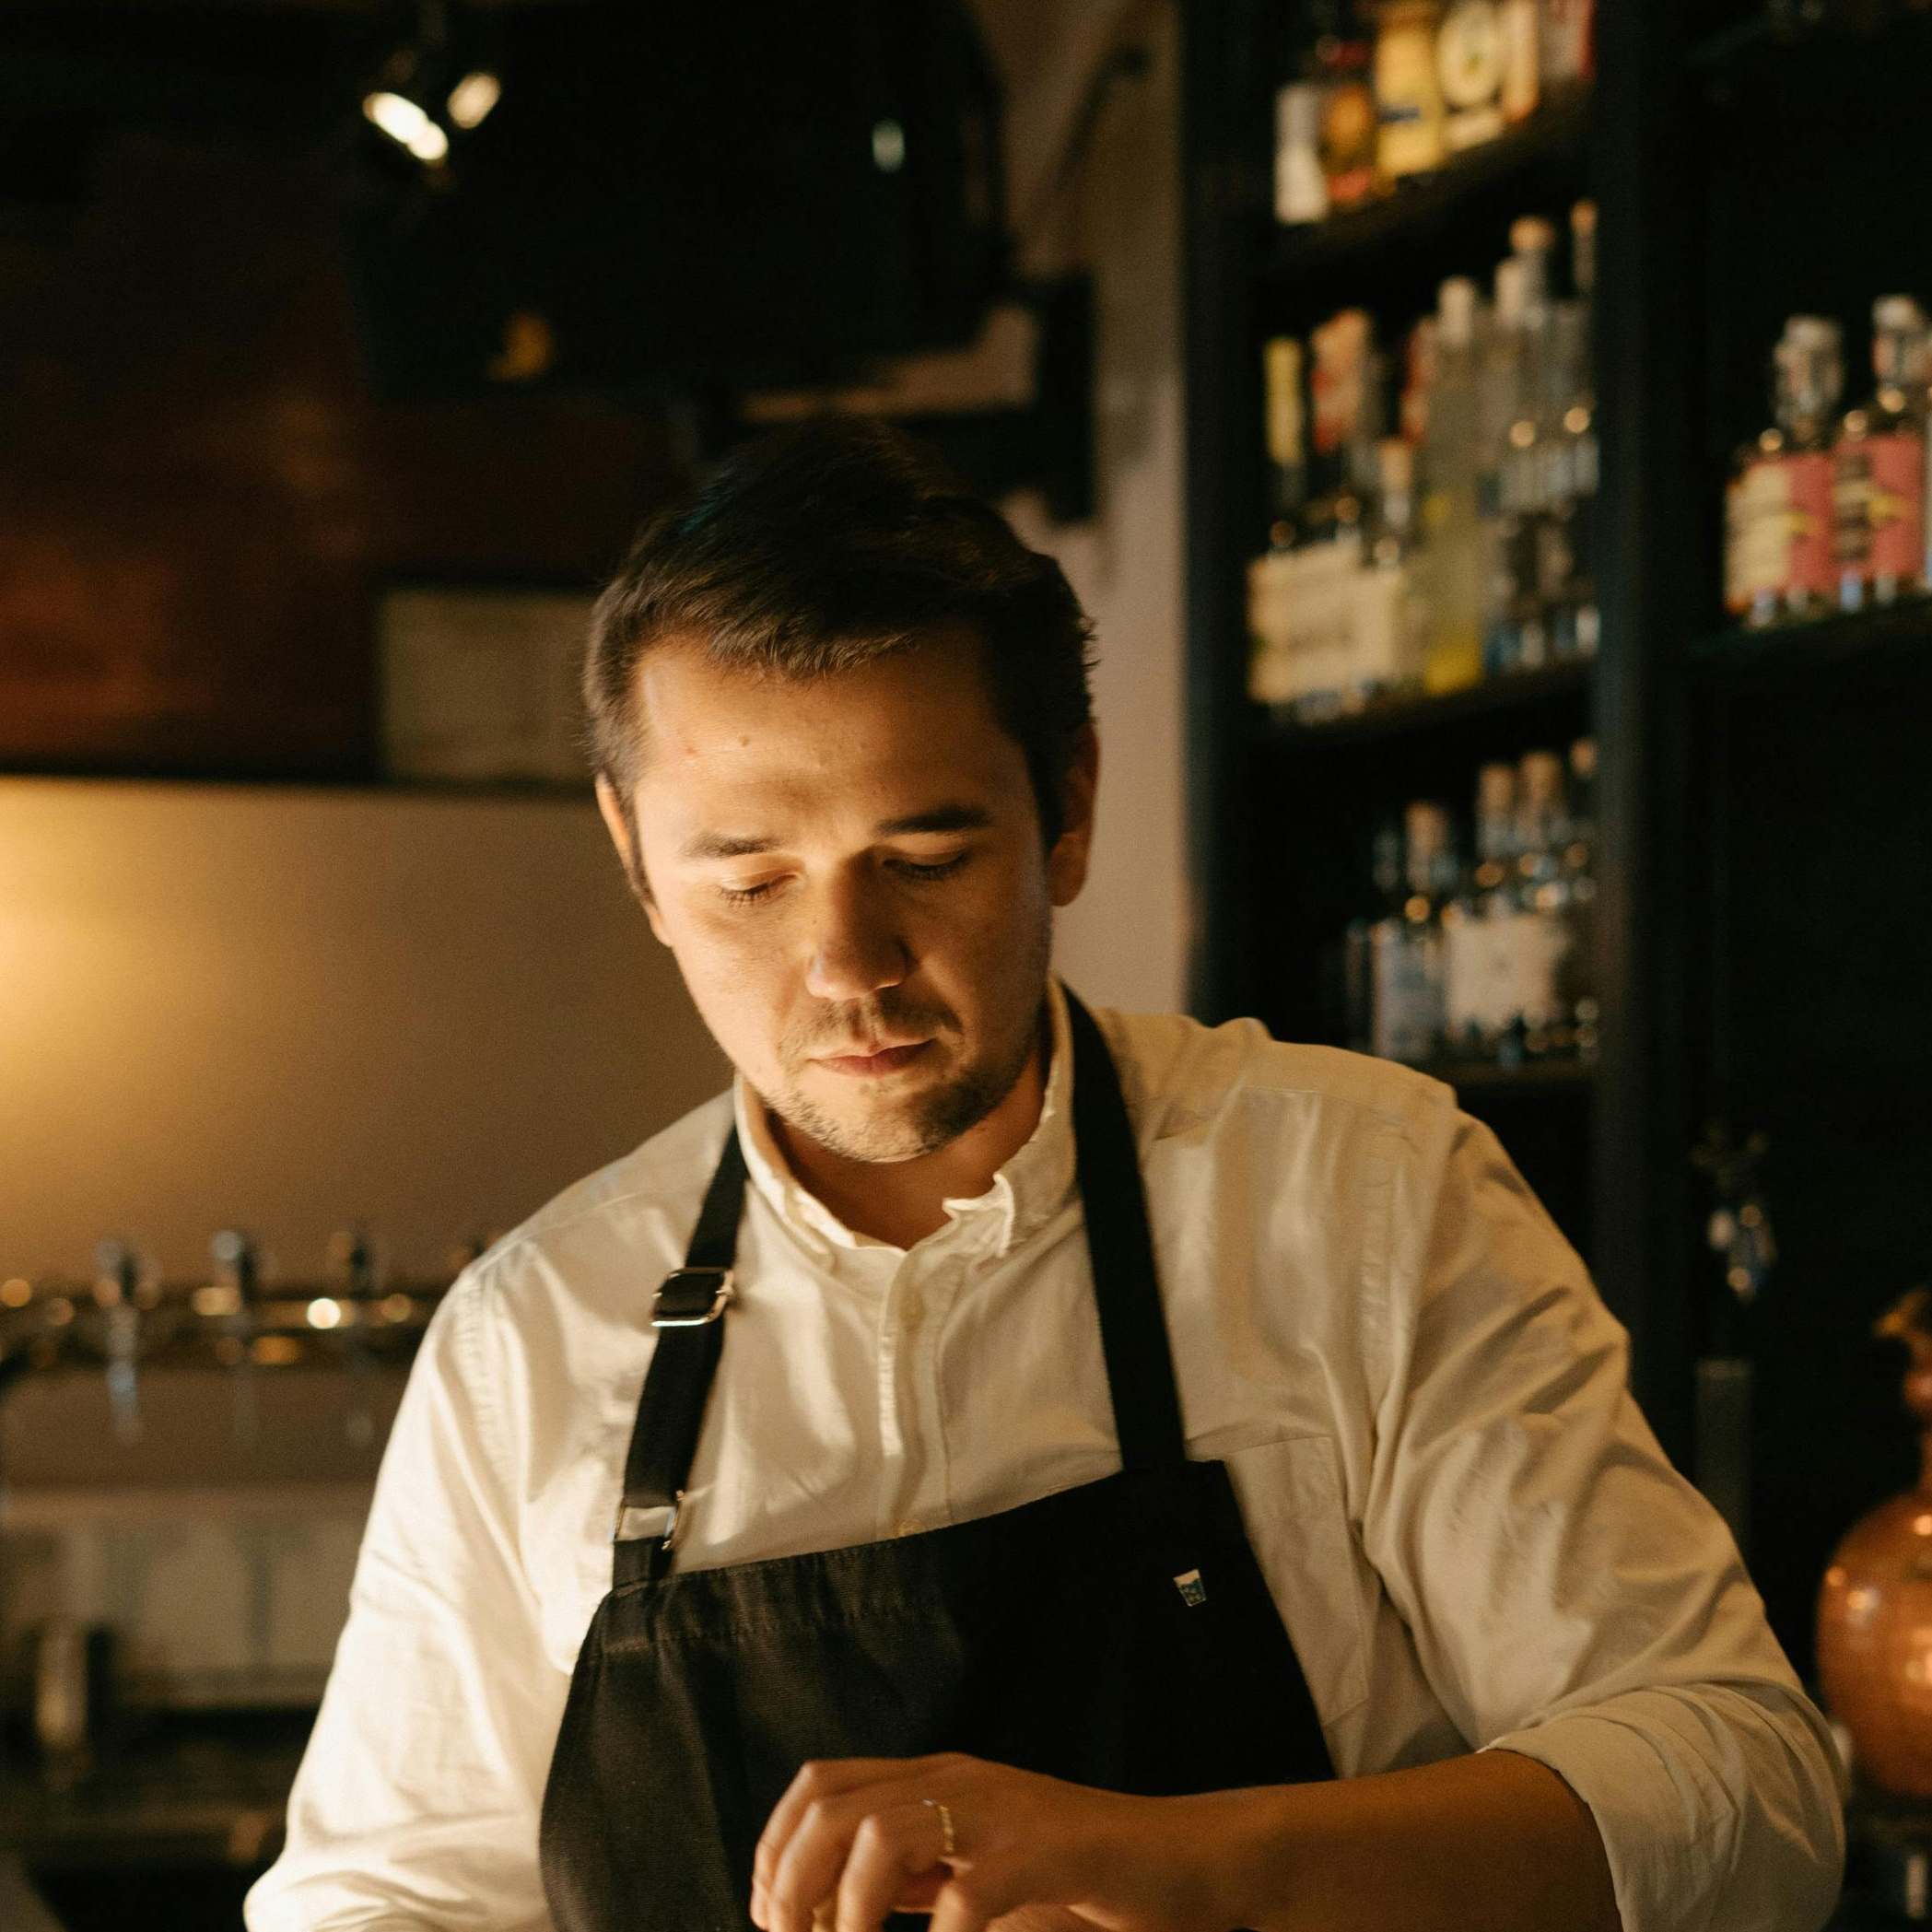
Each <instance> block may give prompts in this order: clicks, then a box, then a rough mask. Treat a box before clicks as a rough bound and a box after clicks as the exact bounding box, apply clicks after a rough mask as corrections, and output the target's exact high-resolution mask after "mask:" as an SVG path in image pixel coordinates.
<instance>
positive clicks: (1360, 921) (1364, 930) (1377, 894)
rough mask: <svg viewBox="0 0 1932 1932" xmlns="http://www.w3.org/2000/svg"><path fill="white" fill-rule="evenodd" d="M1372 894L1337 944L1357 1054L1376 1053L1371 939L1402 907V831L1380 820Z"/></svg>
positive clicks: (1352, 1042) (1349, 1035) (1350, 1032)
mask: <svg viewBox="0 0 1932 1932" xmlns="http://www.w3.org/2000/svg"><path fill="white" fill-rule="evenodd" d="M1370 876H1371V879H1372V882H1373V892H1372V896H1371V899H1370V902H1369V905H1368V907H1367V908H1366V909H1365V910H1364V912H1362V913H1361V914H1360V915H1359V916H1358V917H1357V918H1355V919H1351V920H1350V921H1349V926H1348V931H1347V933H1346V935H1345V936H1344V938H1343V942H1342V960H1343V966H1342V980H1343V989H1344V1000H1345V1002H1346V1007H1347V1013H1346V1033H1347V1039H1348V1044H1349V1046H1350V1048H1352V1050H1353V1051H1355V1052H1357V1053H1373V1052H1375V1050H1376V937H1375V936H1376V932H1377V931H1381V930H1383V929H1384V928H1385V927H1387V926H1388V924H1389V922H1390V921H1391V920H1395V921H1399V919H1401V916H1402V902H1403V900H1404V899H1406V898H1407V897H1408V894H1407V893H1406V892H1405V891H1404V890H1403V888H1402V828H1401V826H1400V825H1399V824H1398V823H1397V822H1396V821H1395V820H1394V819H1388V820H1385V821H1384V823H1383V824H1381V825H1377V826H1376V836H1375V845H1374V849H1373V857H1372V859H1371V861H1370Z"/></svg>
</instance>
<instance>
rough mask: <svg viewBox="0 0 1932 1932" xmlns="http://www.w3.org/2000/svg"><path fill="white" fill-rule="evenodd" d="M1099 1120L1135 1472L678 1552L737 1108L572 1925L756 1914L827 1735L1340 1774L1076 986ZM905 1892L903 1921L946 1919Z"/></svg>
mask: <svg viewBox="0 0 1932 1932" xmlns="http://www.w3.org/2000/svg"><path fill="white" fill-rule="evenodd" d="M1067 1004H1068V1011H1069V1015H1070V1018H1071V1027H1072V1037H1073V1130H1074V1138H1075V1147H1076V1161H1077V1174H1078V1177H1079V1185H1080V1191H1081V1197H1082V1201H1083V1208H1084V1212H1085V1223H1086V1236H1087V1247H1088V1252H1089V1256H1090V1258H1091V1260H1092V1264H1093V1273H1094V1282H1095V1302H1096V1304H1097V1307H1098V1312H1099V1317H1100V1329H1101V1340H1102V1346H1103V1350H1104V1352H1105V1354H1106V1359H1107V1381H1108V1386H1109V1389H1110V1392H1111V1395H1112V1399H1113V1407H1114V1417H1115V1427H1116V1432H1117V1434H1118V1437H1119V1440H1120V1448H1121V1462H1122V1467H1121V1469H1119V1471H1118V1473H1117V1474H1115V1475H1112V1476H1107V1477H1105V1478H1103V1479H1102V1480H1100V1481H1096V1482H1089V1483H1083V1484H1081V1485H1079V1486H1078V1487H1075V1488H1072V1489H1068V1490H1062V1491H1060V1492H1059V1493H1057V1494H1054V1495H1049V1496H1045V1497H1042V1498H1041V1499H1040V1500H1039V1501H1037V1502H1034V1503H1028V1504H1025V1505H1021V1506H1020V1507H1019V1508H1017V1509H1009V1510H1004V1511H1001V1512H1000V1513H998V1514H996V1515H993V1516H981V1517H978V1518H976V1519H975V1520H973V1521H970V1522H965V1523H955V1524H952V1525H949V1526H946V1527H944V1528H938V1529H931V1530H926V1531H924V1532H921V1533H919V1534H916V1535H912V1536H906V1537H897V1538H895V1539H893V1540H890V1541H886V1542H876V1543H858V1544H852V1545H850V1546H849V1547H846V1548H843V1549H837V1550H825V1551H814V1552H812V1553H810V1554H807V1555H802V1556H785V1557H778V1558H774V1559H772V1560H770V1561H767V1562H763V1563H732V1564H728V1565H725V1566H724V1567H721V1568H718V1569H709V1570H696V1571H673V1568H672V1546H673V1535H674V1531H675V1516H674V1515H673V1524H672V1528H671V1530H670V1531H667V1532H664V1533H662V1534H661V1535H652V1536H650V1537H644V1538H634V1537H626V1535H625V1533H624V1532H625V1530H626V1527H627V1518H628V1516H629V1513H630V1512H631V1511H632V1510H644V1509H661V1508H662V1507H663V1506H665V1505H673V1507H675V1506H676V1505H679V1504H680V1503H681V1499H682V1497H683V1493H684V1488H685V1482H686V1481H687V1480H688V1478H689V1475H690V1470H691V1465H692V1460H693V1458H694V1457H695V1455H696V1452H697V1436H698V1431H699V1428H700V1426H701V1424H702V1422H703V1417H704V1407H705V1401H706V1398H707V1396H708V1393H709V1390H710V1386H711V1381H712V1378H713V1376H714V1375H715V1374H716V1371H717V1365H718V1361H719V1358H720V1353H721V1351H722V1346H723V1331H724V1320H723V1318H722V1317H723V1315H724V1311H725V1308H726V1306H727V1305H728V1303H729V1299H730V1291H731V1267H732V1256H733V1253H734V1250H735V1247H736V1240H737V1228H738V1222H739V1217H740V1214H741V1212H742V1210H743V1206H744V1184H745V1170H744V1154H743V1151H742V1150H741V1148H740V1147H739V1145H738V1140H737V1134H736V1131H735V1130H733V1131H732V1135H731V1136H730V1138H729V1139H728V1140H727V1142H726V1144H725V1148H724V1153H723V1155H722V1157H721V1159H720V1163H719V1166H718V1171H717V1173H716V1174H715V1175H714V1176H713V1177H712V1180H711V1184H710V1188H709V1189H708V1192H707V1194H706V1198H705V1202H704V1207H703V1211H702V1212H701V1213H700V1215H699V1217H698V1224H697V1231H696V1233H695V1234H694V1235H693V1236H692V1241H691V1247H690V1250H689V1252H688V1254H687V1256H686V1259H685V1266H684V1267H683V1268H681V1269H678V1270H674V1271H673V1273H672V1275H671V1276H670V1277H669V1278H668V1279H667V1280H666V1282H665V1284H664V1286H663V1288H662V1290H661V1291H660V1294H659V1297H658V1302H657V1306H656V1311H655V1314H654V1317H653V1326H654V1327H656V1328H657V1329H658V1330H659V1341H658V1346H657V1351H656V1352H655V1354H654V1355H653V1356H652V1359H651V1363H650V1372H649V1374H648V1375H647V1376H646V1377H645V1383H644V1391H643V1396H642V1399H641V1400H640V1402H639V1404H638V1420H637V1425H636V1428H635V1430H634V1432H633V1434H632V1437H631V1444H630V1451H629V1454H628V1456H627V1458H626V1468H625V1483H624V1495H623V1501H622V1504H621V1505H620V1508H619V1512H618V1522H617V1530H618V1534H617V1540H616V1542H615V1551H614V1561H613V1571H614V1575H613V1583H612V1587H611V1590H610V1593H609V1594H608V1595H607V1596H606V1597H605V1598H604V1599H603V1602H602V1604H600V1605H599V1607H598V1610H597V1614H596V1616H595V1618H594V1619H593V1620H592V1622H591V1627H590V1630H589V1633H587V1634H586V1636H585V1638H584V1642H583V1647H582V1649H581V1651H580V1653H579V1656H578V1660H577V1668H576V1670H575V1673H574V1674H573V1676H572V1678H571V1681H570V1692H569V1699H568V1704H567V1705H566V1707H565V1711H564V1717H563V1723H562V1727H561V1728H560V1730H559V1732H558V1736H557V1741H556V1751H555V1753H554V1755H553V1757H552V1759H551V1764H550V1775H549V1781H548V1784H547V1786H546V1788H545V1791H544V1810H543V1825H542V1834H541V1856H542V1865H543V1878H544V1892H545V1895H546V1897H547V1899H548V1901H549V1905H550V1912H551V1915H552V1917H553V1919H554V1921H555V1923H556V1932H750V1928H751V1917H750V1910H751V1869H752V1854H753V1852H754V1850H755V1847H756V1844H757V1841H758V1835H759V1833H760V1832H762V1831H763V1830H764V1828H765V1824H766V1821H767V1819H768V1818H769V1817H770V1815H771V1812H772V1809H773V1808H774V1807H775V1806H776V1805H777V1803H778V1801H779V1798H780V1797H782V1796H783V1795H784V1792H785V1788H786V1786H788V1785H790V1782H791V1780H792V1778H793V1776H794V1775H795V1774H797V1772H798V1770H799V1768H800V1767H801V1766H802V1764H803V1763H805V1762H806V1761H807V1760H809V1759H814V1758H845V1757H917V1756H921V1755H924V1754H926V1753H929V1752H933V1751H966V1752H969V1753H971V1754H972V1755H973V1756H976V1757H980V1758H986V1759H989V1760H991V1761H993V1762H999V1763H1002V1764H1012V1765H1015V1766H1018V1767H1020V1768H1022V1769H1024V1770H1027V1771H1035V1772H1041V1773H1044V1774H1048V1775H1049V1776H1053V1777H1060V1778H1065V1779H1069V1780H1071V1781H1072V1782H1074V1783H1077V1784H1083V1785H1089V1786H1098V1787H1100V1788H1102V1789H1106V1790H1113V1791H1124V1792H1131V1793H1135V1794H1138V1795H1140V1796H1143V1797H1173V1796H1180V1795H1184V1794H1189V1793H1194V1792H1201V1791H1219V1790H1230V1789H1234V1788H1235V1787H1237V1786H1251V1785H1275V1784H1294V1783H1300V1782H1303V1781H1306V1780H1308V1779H1313V1778H1325V1777H1328V1776H1330V1775H1332V1767H1331V1765H1330V1762H1329V1754H1328V1749H1327V1746H1326V1743H1325V1742H1324V1740H1323V1738H1322V1734H1321V1726H1320V1722H1319V1719H1318V1718H1317V1715H1316V1710H1315V1704H1314V1700H1313V1699H1312V1697H1311V1696H1310V1694H1309V1692H1308V1688H1307V1684H1306V1680H1305V1679H1304V1678H1303V1675H1302V1670H1301V1667H1300V1664H1299V1663H1298V1662H1297V1660H1296V1657H1295V1655H1294V1648H1293V1646H1292V1645H1291V1644H1290V1643H1289V1640H1288V1635H1287V1633H1286V1632H1285V1630H1284V1629H1283V1628H1282V1621H1281V1617H1280V1615H1279V1613H1278V1612H1277V1611H1276V1610H1275V1607H1274V1602H1273V1599H1272V1598H1270V1595H1269V1591H1268V1586H1267V1584H1266V1582H1265V1581H1264V1580H1263V1578H1262V1575H1261V1572H1260V1568H1259V1564H1258V1563H1256V1561H1255V1557H1254V1553H1253V1551H1252V1550H1251V1549H1250V1548H1249V1546H1248V1541H1247V1532H1246V1529H1245V1528H1244V1527H1243V1524H1242V1520H1241V1514H1240V1510H1239V1507H1238V1505H1237V1504H1236V1501H1235V1492H1234V1487H1233V1484H1232V1482H1231V1481H1230V1480H1229V1477H1228V1472H1227V1468H1226V1466H1225V1464H1224V1463H1220V1462H1190V1461H1189V1460H1188V1457H1187V1450H1186V1442H1185V1438H1184V1436H1183V1434H1182V1431H1181V1418H1180V1403H1179V1398H1178V1395H1177V1389H1176V1386H1175V1379H1174V1368H1173V1362H1172V1358H1171V1355H1170V1352H1169V1350H1168V1344H1167V1335H1166V1327H1165V1315H1164V1313H1163V1310H1162V1306H1161V1298H1160V1290H1159V1285H1158V1282H1157V1280H1156V1277H1155V1272H1154V1259H1153V1240H1152V1237H1151V1235H1150V1233H1149V1229H1148V1224H1147V1206H1146V1197H1145V1193H1144V1190H1143V1189H1142V1183H1141V1173H1140V1165H1139V1161H1138V1158H1137V1155H1136V1152H1135V1148H1134V1142H1133V1132H1132V1128H1131V1126H1130V1121H1129V1118H1128V1114H1127V1108H1126V1105H1125V1102H1124V1101H1123V1099H1122V1097H1121V1092H1120V1084H1119V1080H1118V1075H1117V1073H1116V1071H1115V1069H1114V1064H1113V1060H1112V1058H1111V1056H1110V1055H1109V1053H1108V1051H1107V1044H1106V1042H1105V1040H1104V1039H1103V1038H1102V1036H1101V1034H1100V1029H1099V1028H1098V1026H1097V1025H1095V1023H1094V1020H1093V1018H1092V1016H1091V1015H1090V1014H1089V1013H1087V1011H1086V1009H1085V1008H1084V1007H1083V1006H1082V1005H1081V1004H1080V1002H1079V1001H1077V1000H1075V999H1074V998H1073V997H1072V995H1071V993H1070V994H1068V996H1067ZM926 1923H927V1921H926V1919H925V1918H924V1917H923V1916H922V1915H914V1914H895V1915H894V1916H893V1917H892V1918H891V1919H890V1920H889V1921H888V1924H889V1925H891V1926H895V1927H904V1928H914V1927H920V1928H922V1927H923V1926H925V1925H926Z"/></svg>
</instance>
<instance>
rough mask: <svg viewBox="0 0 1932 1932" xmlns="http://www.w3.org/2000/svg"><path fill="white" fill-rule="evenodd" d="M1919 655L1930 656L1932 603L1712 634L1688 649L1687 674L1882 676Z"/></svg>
mask: <svg viewBox="0 0 1932 1932" xmlns="http://www.w3.org/2000/svg"><path fill="white" fill-rule="evenodd" d="M1920 652H1925V653H1927V654H1932V597H1914V598H1913V599H1911V600H1910V601H1909V602H1906V603H1895V604H1891V605H1889V606H1887V607H1885V608H1883V609H1879V610H1868V611H1851V612H1846V613H1844V614H1843V615H1836V616H1830V617H1820V618H1816V619H1814V620H1812V621H1810V622H1808V623H1803V624H1782V625H1778V626H1774V627H1772V628H1769V629H1765V630H1724V631H1715V632H1711V633H1709V634H1708V635H1706V636H1704V637H1701V638H1696V639H1694V640H1693V642H1692V645H1691V660H1692V668H1693V669H1694V670H1695V671H1696V672H1697V673H1699V675H1700V676H1702V677H1704V678H1705V679H1719V678H1732V677H1759V676H1771V677H1794V676H1796V677H1813V676H1817V675H1819V674H1821V673H1827V674H1828V673H1832V672H1841V673H1856V671H1857V670H1858V669H1859V668H1860V667H1862V666H1869V667H1871V668H1873V669H1877V670H1881V671H1882V670H1883V669H1884V668H1886V667H1887V666H1888V665H1892V664H1898V665H1903V666H1908V667H1909V665H1910V664H1911V662H1912V660H1913V659H1914V657H1915V656H1916V655H1917V654H1918V653H1920Z"/></svg>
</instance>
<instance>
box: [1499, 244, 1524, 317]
mask: <svg viewBox="0 0 1932 1932" xmlns="http://www.w3.org/2000/svg"><path fill="white" fill-rule="evenodd" d="M1527 294H1528V270H1527V269H1526V268H1525V267H1524V266H1523V262H1522V258H1521V257H1520V256H1517V255H1511V256H1510V257H1509V259H1508V260H1507V261H1506V262H1499V263H1496V320H1497V321H1498V322H1502V323H1503V324H1504V325H1505V327H1511V326H1514V325H1515V324H1516V322H1521V321H1522V319H1523V302H1524V298H1525V297H1526V295H1527Z"/></svg>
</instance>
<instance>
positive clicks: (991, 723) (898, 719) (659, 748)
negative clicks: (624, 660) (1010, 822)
mask: <svg viewBox="0 0 1932 1932" xmlns="http://www.w3.org/2000/svg"><path fill="white" fill-rule="evenodd" d="M966 642H967V646H968V647H969V648H965V649H962V648H960V646H959V644H958V643H957V642H956V641H955V640H954V639H951V638H931V639H921V640H919V641H918V642H916V643H913V644H908V645H906V646H903V647H900V648H897V649H895V650H889V651H886V652H883V653H881V654H880V655H879V656H877V657H875V658H872V659H871V660H868V661H866V662H861V663H859V664H856V665H853V666H851V667H849V668H840V669H837V670H833V671H828V672H824V673H819V674H815V675H792V674H790V673H788V672H787V671H785V670H784V669H783V668H781V667H776V666H767V665H763V664H751V665H742V664H733V663H731V662H723V663H720V662H718V660H717V659H716V658H715V657H714V656H713V655H712V654H711V653H710V652H709V651H708V650H706V649H705V648H704V646H703V645H702V643H701V642H697V641H688V642H687V641H685V640H683V639H678V640H672V641H667V642H664V643H662V644H659V645H655V646H653V647H652V648H651V649H650V650H649V651H647V652H646V653H645V654H644V657H643V659H642V661H641V662H640V663H639V665H638V677H637V686H636V690H637V697H638V704H637V708H636V723H637V732H638V755H639V767H640V768H643V769H647V770H648V769H650V767H659V768H660V769H662V767H678V766H680V765H685V766H688V765H689V764H690V763H692V762H693V761H705V762H708V763H713V764H717V765H719V766H720V768H726V769H729V768H734V767H743V768H744V769H746V770H750V769H754V768H755V767H759V766H761V765H762V766H767V767H774V768H777V767H785V766H794V767H798V768H801V769H806V770H809V769H811V768H812V767H814V766H815V765H829V764H831V763H833V762H835V761H836V762H838V763H851V762H854V761H862V762H870V763H872V764H896V762H898V760H899V759H901V758H907V759H910V760H913V761H916V762H924V761H932V760H936V761H938V762H940V763H943V764H955V765H957V764H967V765H971V764H979V763H984V762H986V761H987V760H988V758H989V756H990V758H991V761H992V762H993V763H995V764H1000V765H1003V764H1005V763H1006V762H1007V761H1006V759H1005V757H1004V756H1003V755H1001V754H1000V753H999V752H997V751H995V750H994V749H993V744H994V741H1000V742H1001V743H1004V742H1005V741H1006V737H1007V734H1006V732H1004V730H1003V729H1002V728H1001V724H1000V722H999V720H998V719H997V717H996V715H995V713H994V710H993V707H992V702H991V697H990V694H989V691H988V689H987V685H986V683H985V679H984V675H983V673H982V672H981V669H980V666H979V663H978V656H977V651H976V650H974V649H972V648H970V643H971V640H970V638H968V639H967V640H966ZM1012 748H1013V750H1017V746H1013V747H1012ZM949 754H952V756H949Z"/></svg>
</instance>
